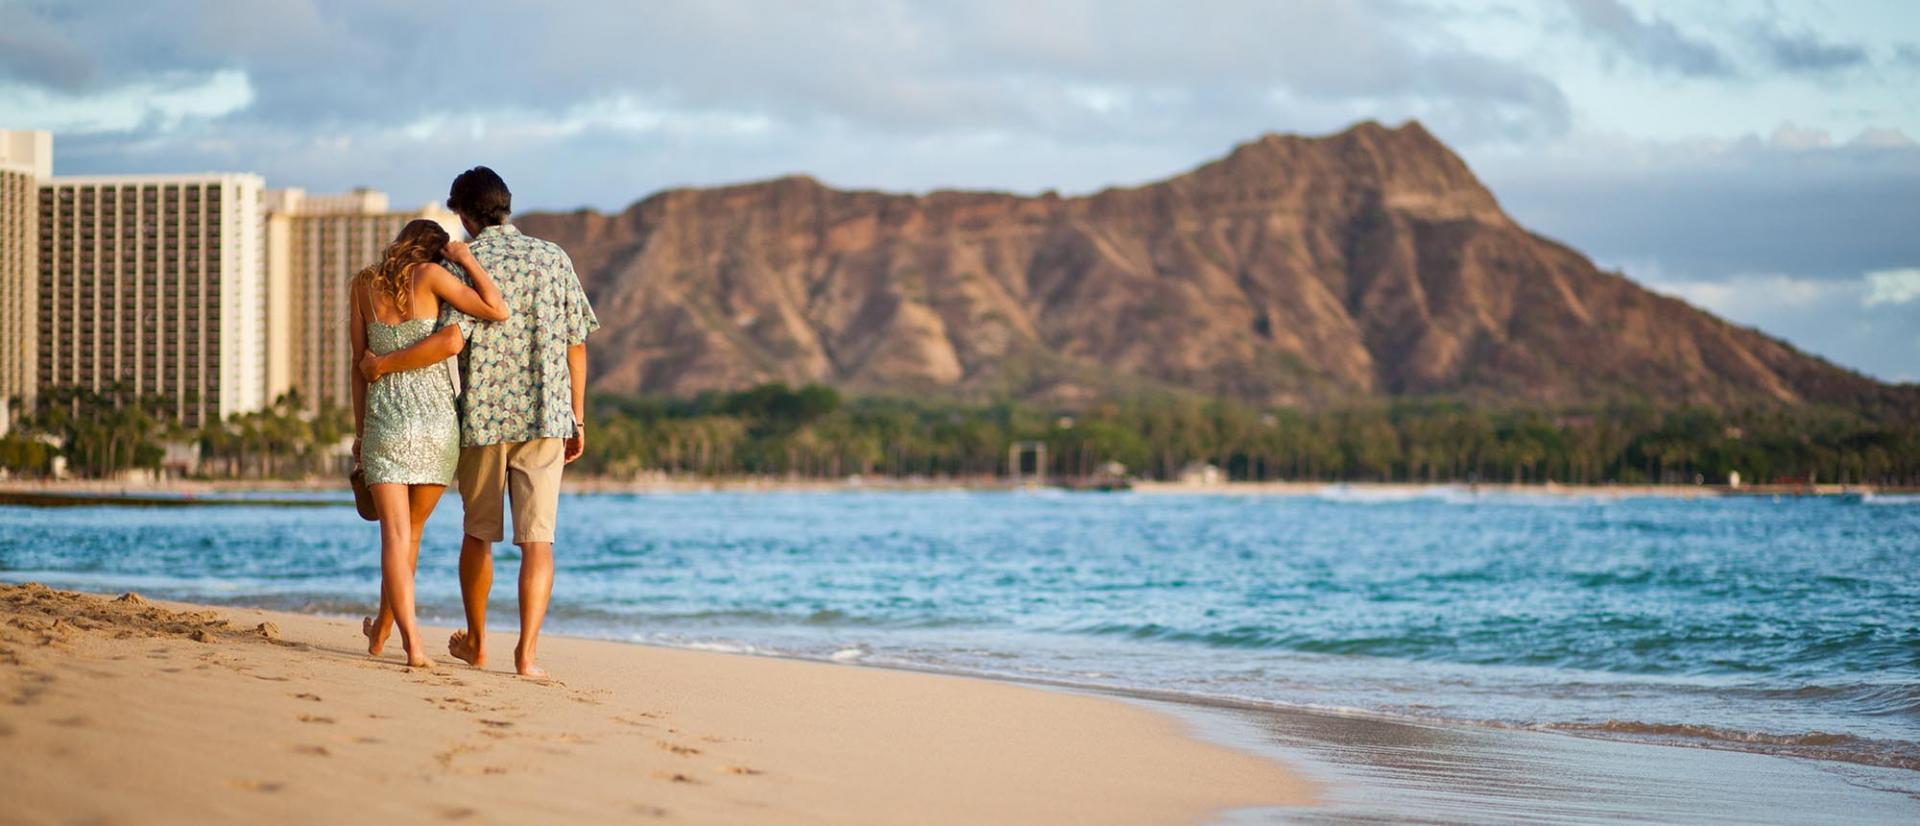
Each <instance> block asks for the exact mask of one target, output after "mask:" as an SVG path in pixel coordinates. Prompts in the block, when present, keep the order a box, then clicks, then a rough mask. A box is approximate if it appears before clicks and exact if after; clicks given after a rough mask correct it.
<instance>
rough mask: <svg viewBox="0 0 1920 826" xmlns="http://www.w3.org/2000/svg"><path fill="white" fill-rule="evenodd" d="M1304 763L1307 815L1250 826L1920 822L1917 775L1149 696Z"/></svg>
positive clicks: (1297, 811)
mask: <svg viewBox="0 0 1920 826" xmlns="http://www.w3.org/2000/svg"><path fill="white" fill-rule="evenodd" d="M1144 702H1147V704H1148V705H1149V706H1150V707H1152V708H1155V709H1158V710H1161V711H1165V712H1167V713H1170V714H1175V715H1179V716H1182V717H1185V718H1187V719H1189V720H1190V721H1192V722H1193V724H1194V726H1195V730H1196V731H1198V732H1200V733H1201V734H1203V735H1204V736H1206V737H1208V738H1209V739H1213V740H1216V741H1219V742H1225V743H1233V744H1236V745H1238V746H1240V747H1242V748H1245V749H1249V750H1252V751H1256V752H1261V753H1265V754H1269V755H1272V756H1273V757H1275V758H1276V759H1282V760H1286V761H1288V762H1289V763H1290V764H1291V765H1295V766H1299V767H1300V768H1301V770H1302V771H1303V772H1305V773H1306V774H1307V775H1308V776H1309V777H1311V778H1312V779H1313V780H1314V781H1315V782H1317V783H1318V784H1319V788H1320V790H1321V793H1320V795H1319V800H1318V801H1317V802H1315V803H1314V804H1311V805H1308V806H1306V807H1299V808H1289V809H1285V810H1266V811H1245V812H1238V813H1234V814H1232V815H1230V816H1227V817H1224V818H1222V821H1223V822H1226V823H1235V824H1244V823H1405V822H1418V823H1436V824H1508V823H1511V824H1522V823H1525V824H1533V823H1561V824H1589V823H1591V824H1602V823H1688V824H1693V823H1726V824H1805V823H1839V824H1856V823H1857V824H1891V823H1920V772H1914V771H1909V770H1905V769H1896V768H1882V767H1877V766H1865V765H1859V764H1854V763H1841V762H1832V761H1825V760H1807V759H1798V758H1791V757H1780V756H1774V755H1767V754H1756V753H1749V752H1740V751H1727V750H1719V749H1706V748H1689V747H1679V746H1658V745H1647V744H1641V743H1627V742H1618V741H1609V740H1598V739H1592V738H1586V737H1576V736H1571V735H1564V734H1554V733H1547V732H1538V731H1525V730H1503V729H1496V728H1484V727H1475V726H1464V725H1433V724H1425V723H1415V722H1407V721H1400V720H1392V719H1383V718H1378V717H1371V716H1364V715H1346V714H1336V713H1326V712H1314V711H1295V710H1273V709H1261V708H1256V707H1251V706H1241V707H1236V706H1232V705H1215V704H1195V703H1189V702H1169V701H1164V700H1160V701H1154V700H1145V701H1144Z"/></svg>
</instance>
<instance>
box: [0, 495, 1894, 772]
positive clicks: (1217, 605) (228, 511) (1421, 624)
mask: <svg viewBox="0 0 1920 826" xmlns="http://www.w3.org/2000/svg"><path fill="white" fill-rule="evenodd" d="M561 516H562V523H563V524H562V527H561V533H560V542H559V546H558V547H559V550H558V554H559V581H558V584H557V587H556V592H555V594H556V597H555V600H554V607H553V614H552V616H551V619H550V621H549V628H550V629H552V630H553V631H556V632H563V633H571V634H580V635H589V636H598V637H606V638H611V639H619V640H629V641H636V642H644V643H651V644H660V645H671V646H683V647H693V648H708V649H716V650H726V651H741V652H754V653H764V654H778V655H785V656H795V657H804V658H814V659H821V660H829V661H840V662H857V663H862V664H870V665H882V666H895V667H910V668H921V669H932V670H939V671H949V672H960V673H969V674H984V675H995V676H1005V677H1015V678H1020V679H1026V680H1035V681H1041V682H1049V683H1058V684H1065V685H1078V686H1090V687H1110V688H1121V689H1131V690H1145V691H1149V692H1153V693H1155V694H1157V695H1160V696H1170V697H1185V698H1192V699H1197V700H1216V701H1230V702H1235V703H1240V704H1254V705H1271V706H1274V707H1278V708H1297V707H1306V708H1315V709H1330V710H1335V711H1337V712H1339V713H1343V714H1359V715H1367V716H1373V717H1377V718H1381V719H1389V720H1410V721H1421V720H1433V721H1445V722H1450V723H1464V724H1467V725H1471V726H1486V727H1496V728H1509V729H1540V730H1547V731H1555V732H1562V733H1567V734H1573V735H1578V736H1582V737H1590V738H1601V739H1608V740H1626V741H1639V742H1652V743H1661V744H1670V745H1684V746H1696V747H1704V748H1714V749H1728V750H1738V751H1753V752H1762V753H1773V754H1784V755H1789V756H1796V757H1803V758H1809V759H1814V760H1821V761H1839V762H1842V763H1852V764H1866V765H1870V766H1875V767H1880V768H1882V769H1896V770H1920V498H1916V497H1893V496H1887V497H1871V496H1869V497H1864V498H1859V497H1856V498H1817V499H1815V498H1807V499H1800V498H1785V499H1768V498H1726V499H1702V500H1681V499H1668V498H1626V499H1614V498H1579V497H1557V496H1528V495H1510V494H1509V495H1503V494H1473V493H1468V492H1464V491H1460V490H1455V489H1434V490H1431V491H1426V492H1422V493H1417V494H1410V495H1384V494H1376V493H1370V492H1367V491H1361V490H1347V489H1342V488H1329V489H1328V490H1326V491H1325V492H1324V493H1323V494H1322V495H1320V496H1317V497H1264V496H1249V497H1233V496H1165V495H1131V494H1062V493H1050V492H1039V493H983V492H964V491H955V492H946V493H926V492H918V493H827V494H762V493H750V494H727V493H695V494H671V495H618V494H607V495H582V496H568V497H566V498H565V499H564V500H563V503H562V506H561ZM458 538H459V507H458V502H457V501H456V500H454V499H452V498H449V499H448V500H446V501H445V502H444V503H443V504H442V506H441V508H440V511H439V512H438V513H436V515H435V517H434V519H433V521H432V522H431V523H430V524H429V528H428V535H427V538H426V543H425V547H424V549H423V551H422V555H421V557H422V558H421V568H420V576H419V584H420V591H421V605H422V613H423V614H424V615H425V616H426V617H427V618H428V619H430V620H433V621H437V622H443V623H450V622H455V621H457V619H458V617H459V602H458V585H457V583H456V580H455V561H456V557H457V543H458ZM375 543H376V534H375V529H374V527H373V526H372V525H371V524H369V523H364V522H361V521H359V520H358V519H357V518H356V517H355V515H354V514H353V511H352V509H351V507H347V506H342V507H324V508H276V507H247V506H241V507H224V508H204V509H203V508H178V509H146V508H75V509H52V510H40V509H30V508H18V507H0V580H7V581H14V582H22V581H39V582H44V583H47V584H49V585H53V586H56V587H67V588H77V589H82V590H92V591H99V592H116V591H121V590H128V589H132V590H138V591H141V592H142V593H145V594H147V595H149V596H157V597H164V598H175V599H184V600H194V601H203V602H213V603H229V604H241V605H251V606H260V607H267V608H275V609H284V610H297V611H315V612H323V613H337V614H350V615H351V614H361V613H367V612H369V611H370V608H371V605H372V601H373V598H374V596H375V588H376V583H377V580H378V576H379V567H378V559H377V549H376V545H375ZM496 553H497V554H498V555H499V557H500V562H501V566H502V568H501V570H500V571H499V575H498V580H497V581H498V583H500V585H499V587H497V588H496V592H495V595H494V598H495V606H496V607H495V613H494V616H495V617H496V618H497V621H500V622H506V623H511V622H512V621H513V614H512V610H511V609H512V603H511V600H512V598H513V586H512V581H513V580H512V576H513V573H514V571H513V568H514V564H515V563H514V561H513V560H514V558H515V552H514V551H513V549H512V548H511V547H510V546H505V545H503V546H500V547H499V548H498V549H497V551H496ZM1916 776H1920V775H1916Z"/></svg>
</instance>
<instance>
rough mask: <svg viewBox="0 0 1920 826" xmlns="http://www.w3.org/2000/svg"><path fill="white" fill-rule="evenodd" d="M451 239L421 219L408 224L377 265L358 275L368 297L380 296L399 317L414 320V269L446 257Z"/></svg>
mask: <svg viewBox="0 0 1920 826" xmlns="http://www.w3.org/2000/svg"><path fill="white" fill-rule="evenodd" d="M450 240H452V237H451V236H449V235H447V231H446V229H445V228H444V227H441V226H440V225H439V224H437V223H435V222H433V221H429V220H427V219H425V218H420V219H416V220H412V221H408V222H407V225H406V226H404V227H401V228H400V234H399V235H397V236H394V239H393V243H391V244H388V245H387V251H386V252H385V253H383V254H382V255H381V256H380V263H378V264H374V265H373V266H371V267H368V268H366V269H364V270H361V271H360V275H359V276H358V277H359V278H362V279H365V280H366V282H367V293H368V294H369V295H373V294H376V293H378V294H382V295H385V296H387V297H388V298H389V299H392V300H393V307H394V309H396V310H399V311H400V314H401V315H402V316H405V317H408V318H411V317H412V316H413V309H412V306H411V305H412V304H413V268H414V267H415V266H417V265H420V264H425V263H428V262H432V261H438V260H440V259H441V257H442V256H444V255H445V254H446V251H447V242H448V241H450Z"/></svg>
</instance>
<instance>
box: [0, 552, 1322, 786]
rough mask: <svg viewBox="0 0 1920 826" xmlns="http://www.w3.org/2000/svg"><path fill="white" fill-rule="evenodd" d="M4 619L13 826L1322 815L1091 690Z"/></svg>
mask: <svg viewBox="0 0 1920 826" xmlns="http://www.w3.org/2000/svg"><path fill="white" fill-rule="evenodd" d="M0 615H4V618H3V619H0V696H5V697H6V698H7V699H8V700H9V701H10V702H9V703H8V704H7V705H4V706H0V708H4V709H7V710H6V711H4V712H0V741H4V742H6V744H7V745H6V748H7V749H8V751H9V753H10V754H13V755H16V756H19V757H21V758H22V759H21V760H20V761H19V763H18V770H10V771H9V772H7V773H5V774H4V775H0V795H4V796H5V797H6V798H7V799H8V800H9V801H10V806H12V807H13V808H12V809H11V811H12V812H13V813H14V814H15V815H18V816H23V817H24V818H25V819H26V820H28V821H37V820H48V821H53V820H58V821H61V822H67V821H72V820H75V819H85V818H87V817H98V818H105V819H121V818H124V817H128V816H132V817H135V818H137V819H141V820H143V821H167V822H171V821H201V820H219V821H228V820H257V819H262V818H267V817H273V816H275V815H282V814H284V813H285V812H286V811H289V810H297V811H302V812H305V813H306V814H307V815H309V816H312V817H316V818H318V819H323V820H340V819H345V818H346V817H398V818H403V819H426V818H428V817H430V816H437V817H441V818H448V819H469V818H474V819H477V820H478V821H479V822H488V821H493V820H500V821H502V822H504V821H506V820H523V819H525V818H528V817H531V818H533V819H534V822H539V821H542V820H548V819H554V818H561V819H572V820H589V821H603V820H614V819H632V818H636V817H641V816H644V817H647V818H650V819H659V820H661V821H663V822H672V821H682V822H726V823H736V822H738V823H790V822H803V823H804V822H821V823H829V822H830V823H847V822H853V823H890V822H900V821H902V820H913V821H915V822H927V823H975V822H1003V823H1053V822H1061V821H1063V820H1077V821H1085V822H1102V823H1108V822H1114V823H1129V822H1132V823H1159V822H1198V821H1202V820H1208V819H1212V818H1218V817H1222V816H1223V815H1224V814H1225V813H1228V812H1234V811H1251V810H1257V809H1264V808H1269V807H1276V806H1302V805H1310V804H1312V803H1313V802H1314V799H1315V797H1314V795H1315V791H1314V786H1313V784H1311V783H1310V782H1309V781H1306V780H1304V779H1302V778H1301V776H1300V775H1298V774H1297V773H1295V772H1294V771H1293V770H1292V769H1291V768H1289V767H1288V766H1287V765H1285V764H1283V763H1282V762H1280V761H1276V760H1274V759H1272V758H1270V757H1263V756H1256V755H1253V754H1250V753H1247V752H1245V751H1242V750H1237V749H1234V748H1229V747H1227V746H1223V745H1219V744H1216V743H1213V742H1209V741H1205V740H1202V739H1199V738H1197V737H1195V736H1193V734H1192V732H1191V731H1190V730H1189V726H1188V724H1187V723H1185V722H1184V721H1182V720H1180V719H1179V718H1177V717H1174V716H1169V715H1166V714H1164V713H1161V712H1155V711H1151V710H1148V709H1146V708H1145V707H1143V706H1141V705H1140V704H1138V703H1129V702H1125V701H1122V700H1119V699H1114V698H1109V697H1100V696H1096V695H1092V694H1089V693H1086V692H1069V691H1052V690H1047V689H1044V688H1040V687H1034V686H1022V685H1017V684H1014V683H1010V682H1006V681H995V680H984V679H975V678H968V677H960V676H953V675H941V674H931V673H914V672H908V671H901V670H893V669H882V668H847V667H845V666H841V665H835V664H827V663H817V662H807V661H801V660H796V659H786V658H774V657H752V656H739V655H728V654H720V653H712V652H701V651H687V650H681V649H670V648H662V647H655V646H645V645H634V644H630V643H622V642H613V641H605V640H594V639H586V638H578V637H565V636H550V637H547V638H544V639H543V640H542V658H541V659H542V663H543V664H544V665H546V666H547V667H548V668H549V669H551V670H553V671H554V672H555V673H556V674H558V675H560V676H561V677H562V680H561V681H555V682H538V681H531V680H524V679H520V678H517V677H514V676H512V675H511V673H510V672H509V671H507V670H504V669H503V668H502V666H501V665H500V664H499V662H498V661H499V660H500V659H501V658H502V657H503V656H506V658H507V659H510V656H507V655H508V653H509V652H510V651H511V648H512V639H511V637H509V636H508V635H507V634H505V633H501V632H493V633H490V634H489V635H488V636H489V643H490V646H491V652H490V653H491V655H492V657H493V659H494V660H495V662H494V663H492V664H491V667H490V668H488V669H486V670H477V669H472V668H469V667H467V666H465V665H464V664H461V663H458V662H457V661H452V660H450V659H447V658H444V657H443V658H441V660H442V661H441V663H440V664H439V665H438V667H436V668H433V669H408V668H405V667H404V666H403V665H402V664H401V663H400V662H398V661H397V659H396V655H397V649H398V643H397V640H396V641H395V642H393V643H390V644H389V646H388V651H387V656H386V657H385V658H383V659H381V660H372V659H369V658H367V657H366V655H365V652H364V651H363V650H362V651H356V650H354V648H353V643H354V641H355V640H358V639H360V635H359V630H358V628H357V627H356V625H355V624H354V623H352V622H350V621H346V620H339V619H333V618H326V617H319V616H312V615H304V614H290V613H284V612H272V611H262V610H256V609H247V608H232V607H213V606H202V605H195V604H184V603H166V602H157V601H156V602H148V601H145V600H139V599H137V598H129V599H123V600H108V599H106V598H104V597H99V596H93V595H84V594H78V593H75V592H67V591H54V590H51V589H46V588H44V587H34V586H12V585H0ZM446 631H447V629H444V628H429V629H427V630H426V632H425V633H426V635H427V637H428V639H430V640H442V639H444V638H445V635H446ZM448 663H452V664H451V665H449V664H448ZM369 792H373V793H372V794H369Z"/></svg>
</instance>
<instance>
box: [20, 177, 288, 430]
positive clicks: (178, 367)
mask: <svg viewBox="0 0 1920 826" xmlns="http://www.w3.org/2000/svg"><path fill="white" fill-rule="evenodd" d="M263 189H264V182H263V181H262V180H261V179H260V177H259V176H257V175H247V174H233V173H206V174H200V175H113V176H97V177H95V176H88V177H54V178H50V179H46V180H42V181H41V182H40V186H39V199H40V204H39V223H40V226H39V250H38V254H39V258H40V262H39V267H38V273H39V284H38V287H39V293H38V295H37V296H36V298H37V301H38V313H37V318H36V321H37V327H38V343H39V348H38V352H37V353H36V354H35V358H36V359H37V362H38V368H37V370H36V375H37V379H38V384H39V386H40V388H42V389H43V390H44V389H45V388H48V387H53V386H62V385H79V386H83V387H88V388H93V389H100V388H104V387H106V386H108V385H110V384H113V383H116V382H125V383H127V384H129V385H131V387H132V388H133V390H134V391H135V392H137V393H140V394H142V395H146V394H157V395H160V396H162V397H163V398H165V399H167V400H168V401H169V403H170V404H171V407H172V412H173V413H174V415H175V416H176V417H177V418H178V419H179V421H180V422H181V423H183V424H185V425H187V426H189V427H196V426H199V425H201V424H203V423H205V422H207V421H210V420H213V419H216V418H218V419H224V418H226V417H227V416H229V415H232V414H234V413H240V412H245V411H250V410H256V409H258V408H260V407H261V406H262V404H264V403H265V401H266V400H267V395H266V391H267V384H266V376H267V369H266V368H267V324H268V319H267V295H266V279H265V277H264V274H265V266H264V264H265V262H264V260H263V256H264V252H265V251H264V249H263V244H262V242H261V217H260V197H261V192H262V190H263Z"/></svg>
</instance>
